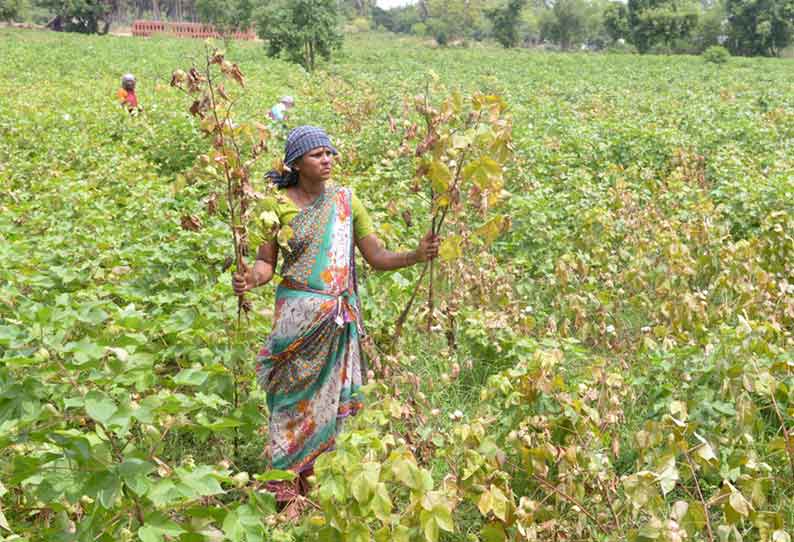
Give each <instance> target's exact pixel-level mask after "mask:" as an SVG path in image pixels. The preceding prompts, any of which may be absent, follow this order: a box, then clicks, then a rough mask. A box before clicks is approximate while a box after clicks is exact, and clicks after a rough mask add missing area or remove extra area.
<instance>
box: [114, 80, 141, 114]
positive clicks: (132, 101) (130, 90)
mask: <svg viewBox="0 0 794 542" xmlns="http://www.w3.org/2000/svg"><path fill="white" fill-rule="evenodd" d="M117 96H118V98H119V102H120V103H121V105H122V106H124V107H126V108H127V111H129V112H130V113H132V112H133V111H137V110H138V109H139V106H138V96H137V95H136V94H135V76H134V75H132V74H131V73H125V74H124V75H122V76H121V88H120V89H119V90H118V93H117Z"/></svg>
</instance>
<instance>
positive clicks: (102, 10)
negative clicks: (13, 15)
mask: <svg viewBox="0 0 794 542" xmlns="http://www.w3.org/2000/svg"><path fill="white" fill-rule="evenodd" d="M38 5H39V6H40V7H43V8H45V9H48V10H50V12H52V13H54V14H55V19H54V24H53V27H55V28H57V29H58V30H65V31H66V32H80V33H82V34H107V33H108V30H110V14H111V13H112V12H113V9H114V5H113V2H112V1H111V0H39V2H38ZM100 23H101V24H102V29H101V30H100V28H99V27H100Z"/></svg>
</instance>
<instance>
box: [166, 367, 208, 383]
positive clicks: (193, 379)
mask: <svg viewBox="0 0 794 542" xmlns="http://www.w3.org/2000/svg"><path fill="white" fill-rule="evenodd" d="M208 377H209V374H208V373H207V372H206V371H205V370H203V369H201V368H200V367H195V368H194V367H191V368H188V369H182V370H181V371H179V373H177V375H176V376H174V378H173V380H174V384H177V385H179V386H201V385H202V384H203V383H204V382H206V381H207V378H208Z"/></svg>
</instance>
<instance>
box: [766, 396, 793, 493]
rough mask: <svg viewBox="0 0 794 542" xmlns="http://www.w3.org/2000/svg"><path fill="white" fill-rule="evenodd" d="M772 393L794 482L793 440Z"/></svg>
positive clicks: (773, 404)
mask: <svg viewBox="0 0 794 542" xmlns="http://www.w3.org/2000/svg"><path fill="white" fill-rule="evenodd" d="M771 392H772V393H770V394H769V396H770V397H771V398H772V406H774V407H775V414H777V419H778V420H780V428H781V429H782V430H783V438H784V439H786V454H787V455H788V462H789V465H790V466H791V475H792V480H794V445H792V444H791V439H790V438H789V432H788V428H786V420H784V419H783V414H782V413H781V412H780V407H779V406H778V404H777V399H775V392H774V390H771Z"/></svg>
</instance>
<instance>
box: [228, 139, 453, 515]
mask: <svg viewBox="0 0 794 542" xmlns="http://www.w3.org/2000/svg"><path fill="white" fill-rule="evenodd" d="M336 154H337V151H336V149H335V148H334V146H333V145H332V144H331V141H330V140H329V139H328V136H327V135H326V134H325V132H324V131H323V130H321V129H320V128H316V127H313V126H301V127H298V128H295V129H294V130H292V131H291V132H290V133H289V135H288V136H287V142H286V148H285V153H284V164H285V165H286V166H287V168H288V169H289V171H288V173H286V174H285V175H281V174H279V173H277V172H275V171H271V172H270V173H268V177H269V178H270V179H271V180H272V181H273V182H274V183H275V184H276V185H277V186H278V187H280V188H281V189H283V190H284V191H285V194H286V196H287V198H286V199H287V200H288V204H287V205H286V206H284V208H283V209H281V210H280V213H279V215H280V216H279V220H280V222H281V224H282V225H286V224H289V225H290V226H291V227H292V230H293V232H294V233H293V237H292V239H290V241H289V248H290V250H289V251H288V252H286V253H285V254H284V255H283V261H282V266H281V273H280V274H281V276H282V277H283V280H282V282H281V283H280V284H279V286H278V289H277V290H276V310H275V314H274V318H273V331H272V334H271V336H270V338H269V340H268V342H267V344H266V346H265V347H263V348H262V350H261V351H260V353H259V356H258V358H257V361H258V365H257V377H258V380H259V382H260V384H261V385H262V386H263V388H264V389H265V391H266V392H267V401H268V407H269V408H270V453H271V459H272V463H273V468H276V469H285V470H291V471H293V472H295V473H297V474H299V475H300V476H299V477H298V478H296V480H295V481H294V482H293V483H278V484H271V485H270V489H271V490H272V491H273V492H274V493H275V494H276V498H277V500H279V501H280V502H282V503H283V502H286V501H290V500H293V499H295V497H296V496H297V495H299V494H304V495H305V494H306V491H307V489H308V485H307V482H306V478H307V477H308V476H310V475H311V472H312V465H313V463H314V460H315V459H316V458H317V456H318V455H319V454H321V453H323V452H324V451H326V450H328V449H330V448H331V447H332V446H333V445H334V439H335V437H336V435H337V434H338V433H339V431H340V430H341V428H342V421H343V419H344V418H345V417H346V416H349V415H354V414H355V413H356V412H357V411H358V410H359V409H360V408H361V406H362V403H361V399H360V396H359V387H360V386H361V384H362V363H361V348H360V344H359V341H360V338H361V336H362V333H363V328H362V322H361V307H360V304H359V299H358V293H357V286H356V268H355V253H354V245H355V246H357V247H358V249H359V250H360V251H361V254H362V255H363V256H364V259H365V260H366V261H367V263H369V264H370V265H371V266H372V267H373V268H375V269H377V270H390V269H399V268H401V267H407V266H409V265H414V264H416V263H417V262H425V261H428V260H431V259H433V258H435V257H436V256H437V255H438V246H439V241H438V239H437V238H436V237H435V236H432V235H431V234H427V235H426V236H425V237H424V238H423V239H422V240H421V241H420V242H419V246H418V248H417V249H416V250H414V251H411V252H400V253H395V252H390V251H388V250H386V249H385V248H384V247H383V245H382V243H381V242H380V240H379V239H378V237H377V235H376V234H375V233H374V230H373V227H372V222H371V221H370V219H369V216H368V215H367V212H366V210H365V209H364V207H363V206H362V205H361V202H360V201H359V200H358V199H357V198H356V197H355V196H354V195H353V193H352V192H351V190H350V189H348V188H344V187H337V186H328V180H329V179H330V178H331V169H332V166H333V162H334V156H335V155H336ZM278 252H279V250H278V244H277V243H276V242H275V241H272V242H270V243H266V244H264V245H262V246H261V247H259V251H258V253H257V257H256V262H255V263H254V265H253V267H251V268H249V269H248V270H247V271H246V272H245V273H244V274H235V276H234V278H233V286H234V291H235V293H236V294H238V295H240V294H242V293H244V292H246V291H248V290H250V289H251V288H255V287H257V286H262V285H264V284H267V283H268V282H269V281H270V280H271V279H272V278H273V274H274V271H275V268H276V260H277V256H278Z"/></svg>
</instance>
